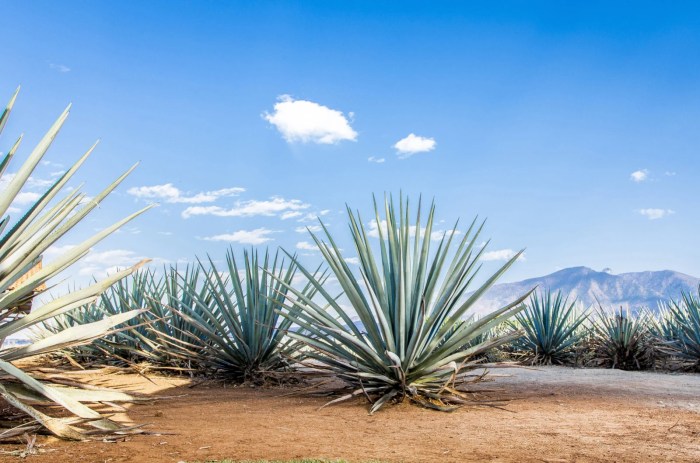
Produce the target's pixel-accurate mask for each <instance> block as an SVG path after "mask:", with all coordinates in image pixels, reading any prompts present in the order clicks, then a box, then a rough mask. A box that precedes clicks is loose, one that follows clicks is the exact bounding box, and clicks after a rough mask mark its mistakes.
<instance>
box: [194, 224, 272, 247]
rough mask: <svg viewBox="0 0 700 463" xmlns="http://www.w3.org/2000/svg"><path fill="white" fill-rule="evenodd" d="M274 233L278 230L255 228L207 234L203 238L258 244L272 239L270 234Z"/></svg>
mask: <svg viewBox="0 0 700 463" xmlns="http://www.w3.org/2000/svg"><path fill="white" fill-rule="evenodd" d="M273 233H276V232H275V231H274V230H269V229H267V228H256V229H255V230H238V231H235V232H233V233H224V234H222V235H214V236H207V237H205V238H203V239H204V240H206V241H226V242H229V243H241V244H253V245H258V244H263V243H267V242H268V241H272V238H271V237H270V236H269V235H271V234H273Z"/></svg>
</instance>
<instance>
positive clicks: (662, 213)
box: [639, 208, 676, 220]
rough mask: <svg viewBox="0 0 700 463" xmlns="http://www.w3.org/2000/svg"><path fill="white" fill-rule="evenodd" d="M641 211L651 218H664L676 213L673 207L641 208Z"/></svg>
mask: <svg viewBox="0 0 700 463" xmlns="http://www.w3.org/2000/svg"><path fill="white" fill-rule="evenodd" d="M639 213H640V214H641V215H643V216H644V217H646V218H647V219H649V220H658V219H662V218H664V217H666V216H668V215H671V214H675V213H676V212H675V211H673V210H671V209H653V208H650V209H640V210H639Z"/></svg>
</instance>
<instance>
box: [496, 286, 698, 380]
mask: <svg viewBox="0 0 700 463" xmlns="http://www.w3.org/2000/svg"><path fill="white" fill-rule="evenodd" d="M698 294H699V295H700V289H699V290H698ZM509 325H510V326H512V327H516V328H520V329H522V330H523V331H524V333H523V336H521V337H520V338H518V339H516V340H515V342H514V343H512V344H511V345H510V346H506V348H505V349H504V350H505V351H506V353H509V354H511V355H513V356H515V357H519V358H520V359H522V360H524V361H525V362H527V363H530V364H536V365H538V364H539V365H542V364H550V365H551V364H560V365H567V364H569V365H582V366H606V367H610V368H619V369H623V370H643V369H650V368H662V369H672V370H679V369H680V370H689V371H700V298H699V297H696V296H694V295H693V294H691V293H686V292H682V293H681V298H680V300H670V301H668V302H666V303H664V304H661V305H660V307H659V308H658V310H657V311H656V312H652V311H651V310H650V309H648V308H641V309H639V310H636V311H631V310H623V309H619V310H614V311H606V310H604V309H603V308H602V307H601V305H600V304H598V308H597V309H594V310H590V309H584V308H582V307H581V306H580V305H578V304H577V303H576V301H575V300H572V301H571V302H569V299H568V298H566V297H564V296H563V295H562V293H561V292H557V293H556V294H552V293H551V292H549V291H547V292H543V293H539V294H534V295H533V296H532V297H531V299H530V301H529V302H528V303H527V304H526V308H525V310H523V311H522V312H520V313H518V314H516V315H515V319H514V320H513V321H511V322H509Z"/></svg>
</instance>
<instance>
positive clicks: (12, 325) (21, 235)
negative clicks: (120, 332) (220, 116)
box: [0, 92, 147, 439]
mask: <svg viewBox="0 0 700 463" xmlns="http://www.w3.org/2000/svg"><path fill="white" fill-rule="evenodd" d="M16 97H17V92H15V94H14V95H13V97H12V99H11V100H10V102H9V104H8V105H7V107H6V108H5V109H4V111H3V112H2V114H0V132H1V131H2V129H3V128H4V127H5V124H6V122H7V118H8V116H9V114H10V112H11V110H12V108H13V106H14V103H15V100H16ZM69 108H70V106H69V107H68V108H66V110H65V111H64V112H63V113H62V114H61V116H60V117H59V118H58V119H57V120H56V122H55V123H54V124H53V125H52V126H51V128H50V129H49V130H48V132H47V133H46V135H44V137H43V138H42V139H41V140H40V141H39V143H38V144H37V145H36V147H35V148H34V149H33V150H32V152H31V153H30V154H29V156H28V158H27V159H26V160H25V161H24V163H23V164H22V165H21V166H20V167H19V169H18V170H17V172H15V173H14V175H11V176H9V175H8V177H7V178H9V181H8V182H7V186H6V188H5V189H4V190H3V191H2V192H0V217H3V219H2V220H1V221H0V233H1V237H0V340H1V341H2V344H5V342H6V340H7V339H8V338H12V337H15V336H16V335H17V334H18V333H21V332H24V331H25V330H27V329H31V328H33V327H37V326H40V325H41V324H43V323H45V322H50V321H51V320H53V319H55V317H58V316H61V315H62V314H66V313H69V312H70V311H72V310H75V309H77V308H79V307H81V306H83V305H85V304H88V303H90V302H91V301H93V300H94V299H95V298H96V297H97V296H98V295H99V294H100V293H102V292H103V291H104V290H105V289H106V288H108V287H109V286H110V285H112V284H113V283H115V282H117V281H119V280H120V279H121V278H124V277H125V276H127V275H129V274H130V273H132V272H133V271H134V270H135V268H131V269H127V270H123V271H120V272H117V273H115V274H113V275H111V276H109V277H108V278H106V279H105V280H103V281H100V282H96V283H94V284H92V285H90V286H89V287H87V288H84V289H81V290H77V291H72V292H70V293H68V294H65V295H63V296H61V297H58V298H56V299H54V300H52V301H51V302H48V303H46V304H44V305H42V306H41V307H39V308H36V309H34V310H32V311H31V312H29V313H27V312H26V310H25V309H24V308H25V307H26V306H27V304H31V301H32V300H33V299H34V297H35V296H36V295H37V293H38V292H40V291H41V288H43V287H44V285H45V284H46V282H47V281H48V280H49V279H51V278H53V277H54V276H56V275H57V274H59V273H60V272H61V271H63V270H65V269H66V268H68V267H69V266H71V265H72V264H74V263H75V262H77V261H78V260H79V259H80V258H82V257H83V256H85V255H86V254H87V253H88V252H89V250H90V248H91V247H92V246H94V245H95V244H96V243H98V242H99V241H101V240H102V239H104V238H105V237H107V236H109V235H110V234H111V233H113V232H114V231H116V230H117V229H119V228H120V227H122V226H123V225H125V224H126V223H128V222H129V221H130V220H132V219H133V218H135V217H136V216H138V215H139V214H141V213H142V212H143V211H145V210H146V209H147V208H146V209H143V210H141V211H139V212H137V213H135V214H132V215H130V216H128V217H126V218H125V219H123V220H120V221H119V222H117V223H115V224H113V225H112V226H110V227H107V228H105V229H104V230H102V231H100V232H98V233H97V234H95V235H94V236H92V237H90V238H88V239H86V240H85V241H83V242H82V243H80V244H79V245H77V246H75V247H73V248H71V249H70V250H69V251H66V252H65V253H63V254H62V255H60V256H59V257H57V258H56V259H54V260H53V261H51V262H49V263H46V264H44V265H43V266H42V267H41V269H39V270H38V271H35V272H33V273H28V272H29V270H30V269H33V268H35V267H37V265H38V264H39V263H40V262H41V260H42V255H43V253H44V252H45V251H46V250H47V249H48V248H49V247H50V246H51V245H53V244H54V243H56V242H57V241H58V240H59V239H60V238H61V237H62V236H64V235H65V234H66V233H67V232H68V231H70V230H71V229H72V228H73V227H74V226H76V225H77V224H78V223H79V222H80V221H81V220H82V219H84V218H85V217H86V216H87V215H88V214H89V213H90V212H91V211H92V210H94V209H95V208H96V207H97V206H98V205H99V204H100V203H101V202H102V200H103V199H104V198H105V197H106V196H107V195H108V194H109V193H110V192H112V191H113V190H114V189H115V188H116V187H117V186H118V185H119V184H120V183H121V182H122V181H123V180H124V178H126V176H127V175H128V174H129V173H130V172H131V170H132V169H133V167H132V169H129V170H128V171H127V172H126V173H125V174H123V175H122V176H120V177H119V178H118V179H117V180H116V181H115V182H113V183H112V184H111V185H109V186H108V187H107V188H106V189H105V190H104V191H102V192H101V193H100V194H98V195H96V196H95V197H94V198H88V197H86V195H85V194H84V193H82V192H80V190H73V191H71V192H70V193H68V194H67V195H65V196H63V197H62V198H61V199H58V195H59V193H61V191H62V189H63V187H65V186H66V184H67V182H68V181H69V180H70V179H71V178H72V177H73V175H74V174H75V173H76V171H77V170H78V169H79V168H80V167H81V166H82V164H83V163H84V162H85V160H86V159H87V158H88V156H89V155H90V154H91V153H92V151H93V149H94V148H95V145H93V146H92V147H91V148H90V149H89V150H88V151H87V152H86V153H85V154H84V155H83V156H82V157H81V158H80V159H78V161H77V162H76V163H75V164H74V165H73V166H72V167H71V168H70V169H68V171H67V172H65V173H64V174H63V175H61V176H60V177H59V178H58V179H57V180H56V181H55V182H54V183H53V184H52V185H51V186H50V187H49V188H48V189H47V190H46V191H45V192H44V193H43V194H42V195H41V196H40V197H39V199H37V200H36V201H35V202H34V203H33V204H32V205H31V206H30V207H29V208H28V209H27V210H26V212H24V214H23V215H22V216H21V217H20V218H19V219H18V220H17V221H16V222H14V223H13V224H12V225H11V226H10V216H9V215H7V214H8V212H10V211H11V207H12V206H11V205H12V204H13V202H14V201H15V198H16V197H17V195H18V194H19V193H20V192H21V190H22V188H23V187H24V186H25V184H26V182H27V181H28V179H29V177H30V175H31V174H32V172H33V171H34V169H35V168H36V166H37V165H38V164H39V162H40V161H41V160H42V158H43V157H44V155H45V154H46V151H47V150H48V148H49V147H50V145H51V143H52V141H53V140H54V138H55V137H56V135H57V134H58V131H59V130H60V128H61V126H62V125H63V123H64V122H65V120H66V118H67V117H68V111H69ZM21 139H22V137H21V136H20V137H19V139H18V140H17V141H16V142H15V143H14V144H13V145H12V147H11V148H10V150H9V151H8V153H7V154H6V155H5V156H4V157H3V158H2V161H0V175H4V174H5V172H6V170H7V168H8V166H9V164H10V161H11V160H12V159H13V157H14V155H15V153H16V151H17V149H18V147H19V146H20V143H21ZM139 313H140V310H138V309H136V310H130V311H127V312H125V313H122V314H118V315H115V316H112V317H104V318H102V319H100V320H95V321H93V322H91V323H88V324H84V325H76V326H73V327H70V328H68V329H65V330H61V331H58V332H56V333H54V334H53V335H51V336H48V337H45V338H43V339H40V340H36V341H35V342H31V343H29V344H27V345H24V346H19V347H6V346H0V370H1V371H2V375H1V376H0V396H2V397H3V398H4V399H5V400H6V401H7V402H8V403H10V404H12V405H13V406H14V407H16V408H17V409H19V410H21V411H22V412H24V413H25V414H26V415H29V416H30V417H31V418H32V419H33V420H34V424H21V425H20V426H18V427H16V428H14V429H5V430H0V439H3V438H8V437H11V436H14V435H18V434H21V433H23V432H27V431H28V430H32V429H36V427H37V425H36V423H38V425H40V426H44V427H45V428H46V429H48V430H49V431H50V432H52V433H53V434H55V435H57V436H60V437H65V438H72V439H82V438H85V437H86V436H88V435H89V434H90V433H95V432H99V433H114V432H124V428H123V427H122V426H121V425H119V424H117V423H115V422H113V421H111V420H109V419H107V418H105V417H103V416H102V415H100V414H99V413H97V412H96V411H94V410H93V409H92V408H90V407H88V406H87V405H85V403H86V402H98V401H101V400H105V401H110V399H115V400H117V401H118V400H131V399H133V398H132V397H130V396H128V395H127V394H116V393H112V392H109V391H103V392H104V393H103V394H102V395H101V394H100V393H99V391H95V392H93V393H87V392H85V391H84V390H79V391H78V393H76V392H77V391H76V390H75V389H71V388H67V387H62V386H57V385H51V384H48V383H46V382H45V381H40V380H38V379H37V378H35V375H32V374H30V373H28V372H25V371H23V369H22V368H21V367H19V366H17V364H15V363H14V362H16V361H18V360H21V359H24V358H26V357H30V356H35V355H39V354H45V353H50V352H53V351H56V350H60V349H65V348H67V347H69V346H74V345H80V344H85V343H89V342H91V341H93V340H94V339H96V338H98V337H100V336H102V335H104V334H105V333H108V332H110V331H112V330H113V329H114V328H115V327H116V326H117V325H119V324H122V323H124V322H126V321H128V320H130V319H132V318H133V317H135V316H136V315H138V314H139ZM116 396H119V397H116ZM100 397H104V399H100ZM30 402H31V403H32V405H30ZM37 403H38V404H58V405H60V406H62V407H63V408H65V409H66V410H68V411H69V412H71V413H72V415H73V416H71V417H67V418H66V417H63V418H57V417H50V416H48V415H46V414H45V413H44V412H42V411H40V410H39V409H38V408H36V406H35V404H37ZM85 427H88V428H91V429H92V431H87V430H86V429H85Z"/></svg>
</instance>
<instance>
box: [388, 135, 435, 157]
mask: <svg viewBox="0 0 700 463" xmlns="http://www.w3.org/2000/svg"><path fill="white" fill-rule="evenodd" d="M435 145H436V143H435V139H434V138H427V137H421V136H418V135H416V134H414V133H410V134H408V136H407V137H406V138H402V139H401V140H399V141H397V142H396V144H394V148H396V151H397V152H398V155H399V159H406V158H408V157H411V156H413V155H414V154H416V153H426V152H428V151H432V150H434V149H435Z"/></svg>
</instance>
